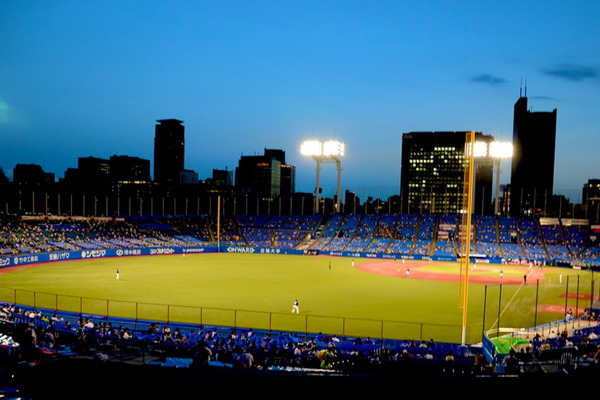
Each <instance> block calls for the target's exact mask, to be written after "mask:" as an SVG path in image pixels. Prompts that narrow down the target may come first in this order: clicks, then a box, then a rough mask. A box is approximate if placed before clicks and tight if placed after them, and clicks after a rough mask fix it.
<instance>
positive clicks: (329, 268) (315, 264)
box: [0, 253, 599, 343]
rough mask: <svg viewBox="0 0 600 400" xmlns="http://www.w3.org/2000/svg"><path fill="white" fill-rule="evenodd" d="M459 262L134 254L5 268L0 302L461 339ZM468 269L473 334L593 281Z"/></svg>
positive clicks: (558, 312)
mask: <svg viewBox="0 0 600 400" xmlns="http://www.w3.org/2000/svg"><path fill="white" fill-rule="evenodd" d="M117 271H118V273H117ZM459 272H460V271H459V265H458V263H454V262H435V261H408V260H407V261H401V260H381V259H379V260H377V259H372V260H371V259H364V258H357V259H352V258H348V257H328V256H305V255H275V254H226V253H212V254H196V255H186V256H182V255H168V256H137V257H122V258H106V259H95V260H80V261H68V262H55V263H47V264H39V265H32V266H27V267H18V268H5V269H3V270H1V271H0V300H2V301H4V302H9V303H17V304H22V305H27V306H33V307H36V308H40V309H49V310H55V309H58V310H62V311H69V312H74V313H81V314H93V315H100V316H110V317H115V318H130V319H135V320H140V321H142V320H143V321H160V322H162V323H166V322H169V323H175V322H177V323H187V324H192V325H219V326H230V327H236V328H239V329H246V328H254V329H266V330H274V331H282V330H283V331H294V332H300V333H318V332H323V333H327V334H329V335H334V334H335V335H339V336H351V337H353V336H360V337H371V338H390V339H416V340H419V339H423V340H429V339H430V338H432V339H434V340H437V341H446V342H460V340H461V333H462V326H463V323H464V322H465V320H464V318H463V308H462V307H461V306H460V305H461V302H460V296H459V277H460V274H459ZM468 277H469V285H468V303H467V313H466V327H467V328H466V331H467V342H469V343H477V342H479V341H480V340H481V337H482V333H483V331H484V329H485V330H494V329H497V328H498V327H507V328H516V329H520V328H530V327H533V326H534V325H543V324H547V323H551V322H552V321H556V320H559V319H563V318H564V315H565V312H566V311H567V310H568V309H571V310H572V311H573V314H582V313H583V311H584V310H585V308H586V307H588V306H589V305H590V304H591V295H592V293H593V292H594V291H597V290H598V287H599V284H598V282H596V283H595V286H594V284H593V280H594V279H595V278H594V276H593V275H592V273H591V272H589V271H585V270H574V269H567V268H550V267H543V268H538V267H529V266H507V265H494V264H483V263H478V264H477V265H473V264H471V265H470V266H469V271H468ZM594 287H595V288H596V289H594ZM596 297H597V296H596ZM295 300H298V302H299V313H292V304H293V302H294V301H295Z"/></svg>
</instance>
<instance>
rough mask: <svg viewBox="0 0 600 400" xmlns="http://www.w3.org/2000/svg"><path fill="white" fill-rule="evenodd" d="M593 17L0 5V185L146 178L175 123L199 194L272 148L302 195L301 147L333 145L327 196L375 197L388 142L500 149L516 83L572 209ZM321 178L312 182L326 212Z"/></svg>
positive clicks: (552, 11)
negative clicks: (424, 134)
mask: <svg viewBox="0 0 600 400" xmlns="http://www.w3.org/2000/svg"><path fill="white" fill-rule="evenodd" d="M598 16H600V2H598V1H581V2H572V3H568V2H564V1H544V2H541V1H539V2H537V1H510V0H509V1H503V2H481V1H400V0H397V1H383V0H382V1H352V0H348V1H327V0H321V1H309V0H307V1H283V0H279V1H262V0H258V1H229V0H225V1H179V0H175V1H163V2H159V1H128V0H123V1H112V0H105V1H101V2H91V1H66V0H55V1H51V2H48V1H36V0H29V1H25V0H11V1H1V2H0V167H1V168H3V169H4V170H5V172H6V173H7V175H9V176H12V169H13V168H14V166H15V165H16V164H17V163H36V164H40V165H41V166H42V167H43V168H44V170H46V171H49V172H54V173H55V174H56V176H57V178H60V177H62V176H64V171H65V170H66V169H67V168H69V167H76V166H77V159H78V157H87V156H95V157H105V158H108V157H110V156H111V155H113V154H118V155H130V156H137V157H141V158H145V159H149V160H151V161H152V155H153V138H154V126H155V123H156V120H157V119H165V118H176V119H180V120H183V121H184V124H185V126H186V161H185V164H186V168H189V169H193V170H196V171H197V172H198V173H199V175H200V178H206V177H209V176H210V175H211V173H212V169H213V168H216V169H224V168H228V169H235V166H236V165H237V163H238V160H239V158H240V156H241V155H250V154H262V152H263V151H264V149H265V148H276V149H283V150H285V151H286V157H287V161H288V163H290V164H293V165H296V167H297V189H298V190H299V191H311V190H313V189H314V184H315V167H316V166H315V163H314V161H313V160H310V159H305V158H303V157H302V156H300V154H299V147H300V143H301V142H302V141H303V140H304V139H330V138H335V139H338V140H342V141H344V142H346V147H347V155H346V157H345V158H344V159H343V162H342V166H343V171H342V186H343V190H345V189H349V190H355V191H357V192H359V193H366V192H368V194H370V195H377V194H380V195H382V196H387V195H388V194H396V193H398V192H399V183H400V154H401V138H402V133H404V132H409V131H420V130H424V131H430V130H476V131H481V132H484V133H486V134H490V135H493V136H495V137H496V138H497V139H499V140H510V139H511V138H512V113H513V106H514V103H515V102H516V100H517V98H518V96H519V86H520V83H521V82H523V83H525V82H527V90H528V92H527V95H528V97H529V107H530V109H531V110H533V111H551V110H553V109H554V108H557V109H558V127H557V143H556V145H557V152H556V171H555V183H554V187H555V191H556V192H557V193H561V194H565V195H567V196H568V197H570V198H572V199H574V200H578V199H579V196H580V192H581V188H582V186H583V184H584V183H586V182H587V180H588V179H591V178H600V157H599V149H600V112H599V111H600V108H599V106H600V41H599V40H598V38H600V24H598V21H597V19H598ZM509 169H510V164H509V163H503V165H502V179H501V180H502V182H501V183H508V171H509ZM336 178H337V175H336V171H335V167H334V165H325V166H324V168H323V170H322V172H321V179H322V186H323V191H324V193H325V195H333V194H334V193H335V181H336Z"/></svg>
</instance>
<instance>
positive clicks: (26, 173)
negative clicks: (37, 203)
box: [13, 164, 55, 185]
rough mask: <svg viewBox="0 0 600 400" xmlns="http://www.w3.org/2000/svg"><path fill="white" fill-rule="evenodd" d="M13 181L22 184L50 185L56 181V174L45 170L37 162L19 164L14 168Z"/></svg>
mask: <svg viewBox="0 0 600 400" xmlns="http://www.w3.org/2000/svg"><path fill="white" fill-rule="evenodd" d="M13 182H14V183H17V184H21V185H48V184H51V183H54V182H55V177H54V174H53V173H51V172H44V170H43V169H42V167H41V166H40V165H37V164H17V165H16V166H15V167H14V168H13Z"/></svg>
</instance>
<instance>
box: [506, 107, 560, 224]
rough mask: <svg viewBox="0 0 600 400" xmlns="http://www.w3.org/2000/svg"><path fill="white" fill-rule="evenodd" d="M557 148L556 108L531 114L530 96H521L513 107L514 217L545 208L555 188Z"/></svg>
mask: <svg viewBox="0 0 600 400" xmlns="http://www.w3.org/2000/svg"><path fill="white" fill-rule="evenodd" d="M555 147H556V109H554V110H553V111H550V112H532V111H529V110H528V109H527V97H526V96H521V97H519V99H518V100H517V102H516V103H515V106H514V121H513V157H512V170H511V177H510V213H511V215H515V216H518V215H524V214H534V213H535V212H536V211H535V210H536V209H538V210H544V209H545V208H546V207H545V205H546V204H547V202H548V201H550V199H551V197H552V194H553V189H554V187H553V185H554V153H555Z"/></svg>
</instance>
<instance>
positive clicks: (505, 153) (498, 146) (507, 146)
mask: <svg viewBox="0 0 600 400" xmlns="http://www.w3.org/2000/svg"><path fill="white" fill-rule="evenodd" d="M489 155H490V157H492V158H495V159H499V158H512V156H513V145H512V143H511V142H492V143H490V151H489Z"/></svg>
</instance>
